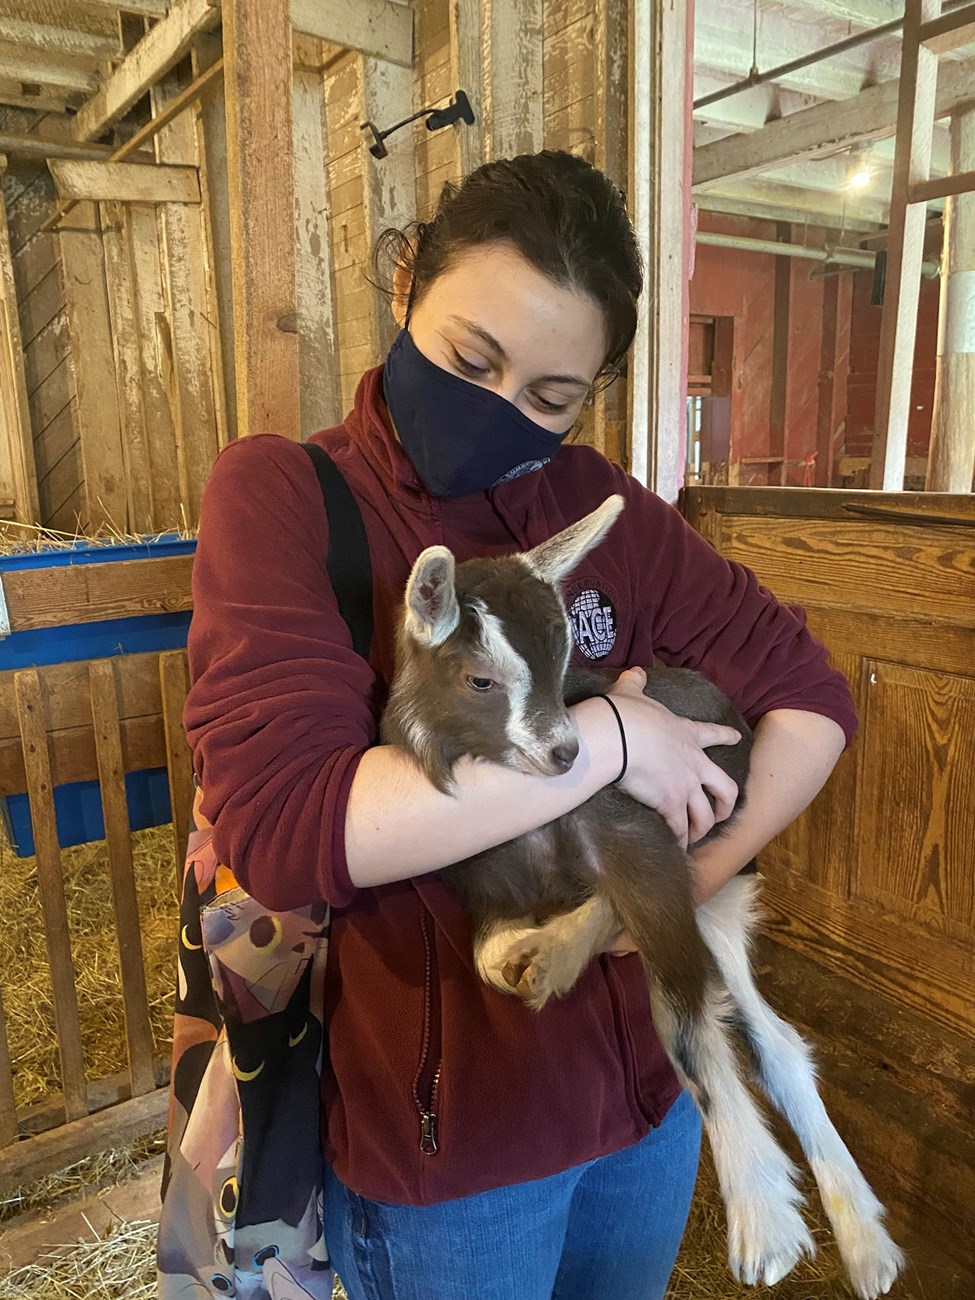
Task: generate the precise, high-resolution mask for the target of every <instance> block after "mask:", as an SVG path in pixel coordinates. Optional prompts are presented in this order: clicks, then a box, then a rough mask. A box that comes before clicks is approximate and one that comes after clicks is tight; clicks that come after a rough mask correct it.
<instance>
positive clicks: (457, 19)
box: [449, 0, 483, 177]
mask: <svg viewBox="0 0 975 1300" xmlns="http://www.w3.org/2000/svg"><path fill="white" fill-rule="evenodd" d="M482 8H483V5H482V0H450V13H449V23H450V70H451V73H452V77H453V80H452V82H451V87H452V89H454V90H456V89H457V88H458V87H459V88H460V89H461V90H465V91H466V92H467V97H468V98H469V99H470V101H471V107H472V108H473V110H474V116H475V118H476V119H477V120H476V121H475V123H474V125H473V126H467V125H466V124H465V123H463V122H459V123H457V124H456V125H455V126H454V128H453V129H454V131H455V132H456V134H457V151H458V162H459V164H460V175H461V176H462V177H463V176H468V175H470V173H471V172H472V171H474V170H475V168H477V167H479V166H480V165H481V162H482V161H483V155H482V144H481V132H482V129H483V122H482V121H481V113H482V102H483V95H482V92H481V75H482V71H483V64H482V58H481V21H482V13H481V11H482Z"/></svg>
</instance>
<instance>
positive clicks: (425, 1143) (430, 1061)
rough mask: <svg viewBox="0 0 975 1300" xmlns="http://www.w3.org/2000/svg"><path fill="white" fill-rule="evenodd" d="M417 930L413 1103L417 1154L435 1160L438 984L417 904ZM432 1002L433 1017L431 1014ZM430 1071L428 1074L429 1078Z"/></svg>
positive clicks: (439, 1066) (423, 914) (422, 911)
mask: <svg viewBox="0 0 975 1300" xmlns="http://www.w3.org/2000/svg"><path fill="white" fill-rule="evenodd" d="M420 929H421V931H422V932H423V951H424V956H425V973H424V995H423V1046H422V1047H421V1049H420V1065H419V1068H418V1069H417V1072H416V1076H415V1078H414V1079H413V1101H414V1102H415V1104H416V1108H417V1111H418V1112H419V1115H420V1150H421V1151H422V1152H423V1154H424V1155H425V1156H435V1155H436V1154H437V1152H438V1151H439V1150H440V1143H439V1138H438V1136H437V1098H438V1096H439V1093H440V1074H441V1070H442V1068H443V1063H442V1061H441V1059H440V983H439V979H437V978H435V976H436V974H437V972H436V969H435V968H436V961H435V956H434V947H433V941H432V939H431V936H430V929H429V926H428V925H427V909H426V908H425V907H424V906H423V903H422V901H421V903H420ZM434 998H436V1013H434ZM431 1067H432V1074H431Z"/></svg>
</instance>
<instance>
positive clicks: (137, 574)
mask: <svg viewBox="0 0 975 1300" xmlns="http://www.w3.org/2000/svg"><path fill="white" fill-rule="evenodd" d="M192 563H193V557H192V556H191V555H187V556H175V557H164V558H159V559H150V560H131V561H125V562H120V563H102V564H97V563H95V564H86V565H77V566H70V565H66V566H63V567H55V568H49V569H34V570H28V571H25V572H21V573H7V574H5V575H4V576H3V593H4V596H5V598H6V608H7V612H8V615H9V621H10V630H11V631H12V632H17V631H22V630H27V629H38V628H56V627H64V626H67V625H70V624H77V623H88V622H95V621H98V620H102V619H109V618H123V617H131V616H133V615H146V614H154V613H171V612H175V611H179V610H188V609H189V608H190V607H191V598H190V572H191V567H192ZM186 691H187V669H186V652H185V650H168V651H160V652H150V653H144V654H133V655H120V656H117V657H115V658H109V659H104V658H103V659H93V660H88V661H78V662H73V663H63V664H54V665H49V666H45V667H37V668H21V669H14V670H10V671H6V672H2V673H0V796H7V795H10V794H16V793H19V792H22V791H24V790H26V791H27V792H28V794H29V796H30V806H31V820H32V824H33V829H34V842H35V852H36V861H37V877H38V885H39V893H40V899H41V907H42V912H43V922H44V931H45V940H46V946H47V955H48V959H49V961H50V969H51V982H52V986H53V995H54V1007H55V1020H56V1032H57V1041H58V1052H59V1057H60V1074H61V1085H62V1091H61V1095H60V1097H57V1098H54V1099H52V1100H51V1101H50V1102H49V1103H45V1104H42V1105H39V1106H32V1107H27V1108H21V1109H20V1110H18V1108H17V1106H16V1103H15V1094H14V1084H13V1072H12V1065H11V1060H10V1054H9V1051H8V1048H7V1035H6V1028H5V1020H4V1014H3V1005H2V1001H0V1197H2V1196H3V1195H5V1194H6V1193H7V1192H8V1191H10V1190H11V1189H13V1188H16V1187H18V1186H21V1185H24V1184H26V1183H29V1182H32V1181H33V1180H35V1179H37V1178H40V1177H42V1176H43V1175H45V1174H47V1173H51V1172H54V1171H55V1170H58V1169H62V1168H64V1167H66V1166H67V1165H69V1164H72V1163H73V1162H74V1161H76V1160H80V1159H83V1158H84V1157H86V1156H90V1155H94V1154H96V1153H98V1152H100V1151H104V1150H106V1149H107V1148H109V1147H112V1146H117V1145H119V1144H121V1143H125V1142H127V1141H130V1140H133V1139H135V1138H136V1137H139V1136H141V1135H143V1134H146V1133H149V1132H151V1131H152V1130H153V1129H155V1128H159V1127H160V1126H161V1125H162V1124H163V1123H164V1122H165V1115H166V1109H167V1095H168V1089H167V1087H166V1085H167V1084H168V1078H169V1060H168V1057H167V1058H165V1059H164V1058H163V1057H161V1056H157V1055H156V1054H155V1052H154V1048H153V1038H152V1031H151V1028H150V1024H149V1007H148V999H147V995H146V981H145V972H144V967H143V958H142V944H141V938H140V924H139V913H138V907H137V898H136V885H135V878H134V873H133V866H132V846H131V837H130V827H129V814H128V807H127V803H126V790H125V773H126V772H131V771H144V770H147V769H151V768H161V767H165V768H167V770H168V776H169V792H170V798H171V801H172V808H173V838H174V844H173V849H174V858H175V862H176V864H177V869H179V868H181V866H182V861H183V856H184V854H185V850H186V839H187V835H188V831H189V825H190V811H191V807H192V796H193V790H192V764H191V757H190V750H189V747H188V745H187V743H186V739H185V735H184V733H183V728H182V709H183V702H184V700H185V697H186ZM90 780H97V781H98V782H99V784H100V793H101V803H102V809H103V813H104V818H105V836H106V845H107V855H108V866H109V873H110V879H111V892H112V900H113V906H114V920H115V927H116V932H117V940H118V959H119V967H120V976H121V988H122V999H123V1004H124V1014H125V1028H126V1048H127V1058H128V1068H127V1070H125V1071H124V1072H123V1074H121V1075H120V1076H116V1077H113V1078H99V1079H91V1078H89V1077H88V1075H87V1073H86V1068H85V1042H84V1037H83V1034H82V1029H81V1025H80V1021H79V1014H78V1002H77V997H76V992H75V970H74V966H73V963H72V953H71V940H70V934H69V927H68V913H67V908H66V904H65V893H64V884H63V877H62V863H61V847H60V844H59V841H58V831H57V825H56V821H55V808H54V790H55V788H56V787H58V786H61V785H64V784H66V783H68V782H73V781H90ZM174 951H175V947H174Z"/></svg>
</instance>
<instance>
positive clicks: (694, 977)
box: [606, 846, 815, 1286]
mask: <svg viewBox="0 0 975 1300" xmlns="http://www.w3.org/2000/svg"><path fill="white" fill-rule="evenodd" d="M676 851H678V850H676V846H675V852H676ZM629 857H630V855H624V854H620V855H618V856H617V857H616V860H615V864H614V867H613V870H611V871H610V872H607V876H606V884H607V889H608V892H609V893H610V896H611V897H612V900H613V904H614V906H615V908H616V912H617V915H618V916H619V917H620V920H621V921H622V922H623V924H624V926H625V927H626V929H627V931H628V932H629V934H630V936H631V938H632V939H633V940H634V942H635V944H636V946H637V948H638V949H639V952H640V955H641V957H642V958H643V964H644V967H645V969H646V972H647V978H648V981H649V985H650V1000H651V1006H652V1008H653V1019H654V1025H655V1027H656V1030H657V1033H658V1034H659V1035H660V1040H661V1042H662V1043H663V1045H664V1048H665V1049H666V1051H667V1054H668V1056H669V1057H670V1059H671V1061H672V1063H673V1065H674V1068H675V1069H676V1070H677V1073H678V1075H679V1076H680V1078H681V1082H682V1083H683V1084H684V1085H685V1086H686V1087H687V1089H688V1090H689V1091H690V1093H691V1095H692V1096H693V1098H694V1100H695V1102H696V1103H697V1106H698V1109H699V1110H700V1111H701V1115H702V1117H703V1119H704V1127H705V1129H706V1131H707V1135H708V1140H709V1142H710V1144H711V1152H712V1155H713V1157H714V1164H715V1168H716V1170H717V1174H718V1182H719V1183H720V1186H721V1194H722V1197H723V1199H724V1203H725V1208H726V1210H727V1215H728V1262H729V1265H730V1267H731V1271H732V1273H734V1275H735V1277H737V1278H738V1279H739V1281H742V1282H746V1283H748V1284H750V1285H755V1284H757V1283H759V1282H764V1283H766V1284H767V1285H769V1286H773V1285H774V1284H775V1283H776V1282H778V1281H780V1280H781V1278H783V1277H785V1275H786V1274H787V1273H788V1272H790V1271H791V1269H792V1268H793V1267H794V1266H795V1264H796V1263H797V1262H798V1260H799V1259H800V1258H801V1256H802V1255H804V1254H809V1255H813V1254H815V1245H814V1243H813V1240H812V1237H811V1236H810V1235H809V1231H808V1229H807V1228H806V1225H805V1223H804V1221H803V1218H802V1215H801V1213H800V1211H799V1207H800V1205H801V1204H802V1195H801V1194H800V1192H799V1190H798V1188H797V1186H796V1182H795V1177H796V1170H795V1168H794V1166H793V1164H792V1162H791V1161H790V1160H789V1158H788V1156H787V1155H786V1154H785V1152H784V1151H783V1150H782V1148H781V1147H780V1146H779V1145H778V1143H777V1142H776V1141H775V1138H774V1137H773V1135H772V1133H771V1132H770V1131H769V1128H768V1125H767V1124H766V1122H765V1118H764V1116H763V1115H762V1113H761V1111H760V1110H759V1108H758V1106H757V1105H756V1103H755V1100H754V1098H753V1097H752V1095H751V1093H750V1092H749V1091H748V1089H747V1088H746V1087H745V1085H744V1083H743V1082H742V1078H741V1074H740V1072H739V1067H738V1059H737V1056H736V1054H735V1050H734V1047H733V1045H732V1037H731V1030H730V1028H729V1023H728V1022H729V1019H730V1017H731V1016H732V1015H733V1011H734V1008H733V1006H732V1004H731V1000H730V998H729V997H728V993H727V990H726V989H725V987H724V983H723V981H722V980H721V977H720V975H719V972H718V969H717V967H716V966H715V963H714V959H713V958H712V956H711V953H710V952H709V951H708V949H707V947H706V945H705V944H704V941H703V939H702V938H701V934H700V932H699V931H698V928H697V926H696V924H695V922H694V910H693V906H692V904H691V898H690V885H689V878H688V877H686V875H685V883H686V888H685V887H684V886H682V885H681V884H680V880H681V877H680V872H681V871H685V872H686V866H685V863H684V862H683V861H681V860H677V861H675V862H670V861H669V860H666V859H664V860H663V870H661V871H659V872H658V873H657V874H656V877H655V881H654V882H653V885H654V886H655V887H651V888H648V885H649V882H648V881H647V880H646V874H647V868H646V866H645V865H643V864H641V863H636V864H635V865H633V864H631V862H630V860H629Z"/></svg>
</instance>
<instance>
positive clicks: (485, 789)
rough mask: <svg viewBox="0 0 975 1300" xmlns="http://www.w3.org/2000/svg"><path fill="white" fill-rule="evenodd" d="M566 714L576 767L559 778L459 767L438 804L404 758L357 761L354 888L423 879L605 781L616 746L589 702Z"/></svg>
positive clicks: (598, 709)
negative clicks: (451, 787) (569, 718)
mask: <svg viewBox="0 0 975 1300" xmlns="http://www.w3.org/2000/svg"><path fill="white" fill-rule="evenodd" d="M570 712H571V713H572V717H573V722H574V724H575V728H576V731H577V733H578V736H579V745H580V748H579V757H578V758H577V759H576V762H575V764H574V765H573V767H572V769H571V771H569V772H567V773H566V774H565V775H564V776H526V775H525V774H523V773H521V772H515V771H513V770H512V769H510V768H507V767H501V766H499V765H497V764H494V763H478V762H475V761H474V760H472V759H470V758H462V759H460V761H459V762H458V763H457V764H456V766H455V768H454V778H455V781H456V790H455V792H454V793H453V794H449V795H446V794H441V793H440V791H439V790H437V789H436V788H435V787H434V786H432V785H431V784H430V782H429V781H428V780H427V778H426V777H425V776H424V774H423V772H422V771H421V770H420V768H419V767H417V765H416V764H415V763H414V762H413V760H412V759H411V758H410V757H409V755H408V754H407V753H406V752H405V751H404V750H402V749H399V748H397V747H396V746H395V745H378V746H376V747H375V748H373V749H370V750H367V751H366V753H365V754H364V755H363V756H362V760H361V762H360V763H359V767H358V769H357V771H356V774H355V778H354V779H353V782H352V789H351V791H350V794H349V804H348V811H347V813H346V821H345V851H346V858H347V860H348V864H349V874H350V876H351V877H352V881H353V883H354V884H356V885H358V886H360V887H364V888H369V887H371V886H374V885H383V884H388V883H389V882H391V881H394V880H406V879H408V878H409V877H411V876H422V875H425V874H426V873H427V872H430V871H436V870H438V869H439V868H440V867H446V866H449V865H450V864H451V863H454V862H461V861H463V860H464V859H465V858H469V857H471V856H473V855H474V854H475V853H481V852H483V851H484V850H485V849H489V848H493V847H494V846H495V845H496V844H503V843H504V842H505V841H507V840H512V839H515V838H516V837H517V836H518V835H524V834H525V832H526V831H531V830H535V829H536V828H537V827H539V826H544V825H545V824H546V823H548V822H550V821H554V820H555V818H557V817H561V816H562V815H563V814H564V813H567V812H570V811H571V810H572V809H573V808H577V807H578V806H579V804H581V803H584V802H585V800H586V799H589V798H590V797H591V796H592V795H594V794H595V793H596V791H597V790H601V789H602V788H603V786H604V785H606V784H607V783H608V782H610V781H612V780H613V778H614V777H615V776H616V775H617V773H618V772H619V768H620V741H619V734H618V731H617V729H616V726H615V723H613V722H612V719H609V725H607V719H608V718H609V711H608V710H607V709H606V706H605V705H604V704H600V703H599V702H598V701H596V700H587V701H584V702H583V703H582V704H577V705H575V706H574V707H573V708H572V709H571V710H570Z"/></svg>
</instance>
